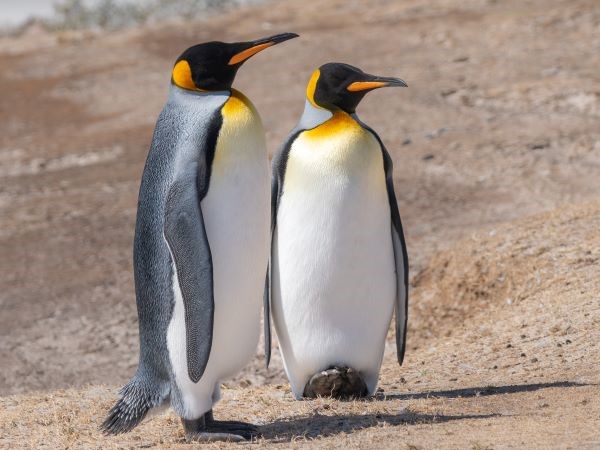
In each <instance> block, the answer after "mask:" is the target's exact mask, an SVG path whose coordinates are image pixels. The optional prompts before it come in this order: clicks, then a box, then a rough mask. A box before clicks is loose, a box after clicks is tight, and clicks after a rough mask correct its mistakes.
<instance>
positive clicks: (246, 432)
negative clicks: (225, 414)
mask: <svg viewBox="0 0 600 450" xmlns="http://www.w3.org/2000/svg"><path fill="white" fill-rule="evenodd" d="M181 422H182V423H183V428H184V430H185V437H186V440H188V441H193V442H218V441H231V442H242V441H246V440H251V439H252V438H255V437H258V436H259V435H260V433H259V432H258V427H257V426H256V425H253V424H251V423H246V422H238V421H234V420H231V421H228V420H215V419H214V418H213V414H212V411H209V412H207V413H206V414H205V415H204V416H202V417H200V418H199V419H195V420H187V419H181Z"/></svg>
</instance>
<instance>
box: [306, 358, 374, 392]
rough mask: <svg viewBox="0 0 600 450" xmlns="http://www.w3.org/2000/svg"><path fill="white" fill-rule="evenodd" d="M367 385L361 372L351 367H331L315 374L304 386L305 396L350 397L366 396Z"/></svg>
mask: <svg viewBox="0 0 600 450" xmlns="http://www.w3.org/2000/svg"><path fill="white" fill-rule="evenodd" d="M367 394H368V390H367V385H366V383H365V381H364V380H363V378H362V377H361V375H360V373H359V372H358V371H356V370H354V369H352V368H351V367H339V366H334V367H330V368H329V369H327V370H323V371H321V372H319V373H316V374H315V375H313V376H312V377H311V378H310V380H308V383H306V386H305V387H304V393H303V395H304V397H307V398H316V397H333V398H339V399H350V398H358V397H365V396H366V395H367Z"/></svg>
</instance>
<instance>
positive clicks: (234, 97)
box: [221, 89, 258, 122]
mask: <svg viewBox="0 0 600 450" xmlns="http://www.w3.org/2000/svg"><path fill="white" fill-rule="evenodd" d="M221 113H222V114H223V117H224V118H225V119H227V120H230V121H234V122H248V121H251V120H252V119H253V117H255V116H256V117H258V113H257V112H256V109H255V108H254V105H253V104H252V102H251V101H250V100H248V98H247V97H246V96H245V95H244V94H242V93H241V92H240V91H238V90H236V89H231V95H230V96H229V99H228V100H227V101H226V102H225V104H224V105H223V108H222V109H221Z"/></svg>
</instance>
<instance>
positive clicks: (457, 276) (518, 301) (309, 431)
mask: <svg viewBox="0 0 600 450" xmlns="http://www.w3.org/2000/svg"><path fill="white" fill-rule="evenodd" d="M599 221H600V206H599V205H587V206H581V207H577V208H568V209H563V210H560V211H555V212H553V213H550V214H544V215H541V216H537V217H534V218H530V219H527V220H525V221H521V222H518V223H515V224H512V225H508V226H504V227H499V228H497V229H495V230H494V231H492V232H489V233H486V234H484V235H481V234H480V235H475V236H473V237H471V238H470V239H468V240H466V241H464V242H462V243H461V244H460V245H457V246H456V247H455V248H454V249H451V250H448V251H446V252H444V253H442V254H441V255H439V256H437V257H435V258H434V259H433V261H432V263H431V265H430V266H429V267H428V268H427V269H426V270H425V271H424V272H423V274H422V275H421V276H419V277H418V278H417V281H416V287H415V291H416V293H417V295H416V298H415V303H416V304H417V305H418V306H419V309H418V314H419V315H421V316H422V315H429V314H431V315H435V316H441V318H440V319H439V320H436V321H434V322H432V323H431V330H433V333H432V334H431V336H429V337H427V338H418V339H416V345H417V346H418V347H419V349H418V351H411V352H409V354H408V358H407V361H406V363H405V367H403V368H402V369H399V368H398V367H397V366H396V364H395V362H394V354H393V344H392V342H391V340H390V341H389V345H388V348H386V358H385V361H384V365H383V369H382V375H381V383H380V391H379V393H378V394H377V396H376V397H375V398H373V399H368V400H364V401H352V402H340V401H334V400H330V399H317V400H313V401H301V402H298V401H294V400H293V399H292V396H291V394H290V391H289V388H288V387H287V385H268V386H259V387H248V388H241V387H234V388H226V389H225V390H224V400H223V401H222V402H221V403H220V404H219V405H218V406H217V408H216V411H215V413H216V415H217V416H218V417H220V418H224V419H239V420H247V421H251V422H255V423H258V424H260V425H261V431H262V433H263V437H262V438H261V439H259V440H258V441H257V442H255V445H254V446H255V447H257V448H263V447H273V446H276V447H282V448H300V447H302V448H406V449H415V448H457V449H459V448H460V449H464V448H472V449H489V448H493V449H499V448H539V449H546V448H578V449H581V448H590V449H592V448H597V446H598V445H599V444H600V438H599V436H598V433H597V429H598V427H600V389H599V387H598V383H600V377H599V376H598V371H597V367H598V363H599V362H600V354H599V351H598V344H597V343H598V342H600V335H599V333H600V331H599V330H600V326H599V325H600V303H599V302H598V292H599V291H600V278H599V277H598V268H597V259H598V257H599V255H600V234H598V233H597V224H598V223H599ZM502 279H505V280H509V279H510V280H511V283H508V286H506V283H504V282H502V281H501V280H502ZM499 280H500V281H499ZM513 284H514V285H513ZM465 285H468V286H476V288H475V289H471V288H469V289H465ZM482 297H483V298H484V299H485V300H484V301H482ZM508 298H510V299H512V301H511V302H510V303H509V302H507V299H508ZM453 305H458V306H453ZM443 311H449V313H448V314H445V315H444V312H443ZM417 320H420V319H419V318H417ZM438 325H439V326H438ZM113 400H114V389H108V388H106V387H88V388H85V389H81V390H75V389H72V390H65V391H56V392H51V393H40V394H28V395H23V396H12V397H5V398H2V399H0V403H1V404H2V411H3V412H2V413H1V414H0V435H1V436H2V437H1V438H0V445H3V446H6V448H104V449H106V448H168V449H171V448H173V449H175V448H189V447H190V444H187V443H185V441H184V439H183V432H182V429H181V427H180V425H179V421H178V419H177V417H176V416H174V415H173V414H172V413H170V412H169V413H166V414H163V415H159V416H155V417H152V418H150V419H148V420H146V421H145V422H144V423H143V424H142V425H141V426H140V427H139V428H138V429H136V430H134V431H133V432H132V433H130V434H126V435H123V436H117V437H103V436H102V435H101V434H100V433H99V432H98V429H97V427H98V424H99V423H100V421H101V419H102V417H103V415H104V414H105V413H106V411H107V410H108V408H109V407H110V405H111V402H112V401H113ZM235 446H236V445H234V444H220V445H215V446H214V447H215V448H229V447H232V448H233V447H235Z"/></svg>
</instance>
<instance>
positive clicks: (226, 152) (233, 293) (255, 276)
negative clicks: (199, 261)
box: [168, 116, 270, 418]
mask: <svg viewBox="0 0 600 450" xmlns="http://www.w3.org/2000/svg"><path fill="white" fill-rule="evenodd" d="M225 119H226V118H225ZM269 176H270V174H269V168H268V159H267V152H266V147H265V140H264V131H263V129H262V124H261V123H260V119H259V118H258V116H256V117H255V118H254V119H253V120H251V121H249V123H248V124H247V126H245V127H233V126H231V124H230V123H228V122H227V120H224V123H223V127H222V130H221V134H220V138H219V142H218V144H217V151H216V152H215V159H214V162H213V166H212V174H211V180H210V187H209V191H208V194H207V195H206V197H205V198H204V199H203V200H202V202H201V207H202V213H203V216H204V222H205V226H206V232H207V236H208V241H209V244H210V249H211V254H212V263H213V280H214V300H215V315H214V327H213V341H212V347H211V353H210V358H209V360H208V364H207V367H206V370H205V372H204V374H203V376H202V378H201V379H200V381H198V383H193V382H192V381H191V380H190V379H189V376H188V373H187V359H186V354H185V348H186V345H185V319H184V310H183V300H182V297H181V292H180V290H179V285H178V282H177V279H176V274H175V277H174V288H175V292H176V300H175V308H174V311H173V318H172V320H171V324H170V327H169V331H168V342H169V352H170V355H171V363H172V367H173V371H174V373H175V378H176V383H177V387H178V388H179V390H180V392H181V397H182V399H183V403H184V408H185V416H186V417H187V418H196V417H199V416H201V415H202V414H204V413H205V412H206V411H208V410H210V409H211V408H212V405H213V403H214V402H216V401H217V400H218V399H219V385H220V382H221V381H222V380H223V379H226V378H228V377H231V376H233V375H235V374H236V373H237V372H238V371H239V370H241V369H242V368H243V367H244V366H245V365H246V364H247V362H248V361H249V360H250V358H252V356H253V355H254V354H255V351H256V346H257V344H258V339H259V334H260V312H261V310H262V296H263V289H264V277H265V273H266V267H267V261H268V251H269V222H270V197H269V196H270V189H269V184H270V182H269ZM174 273H175V271H174Z"/></svg>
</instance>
